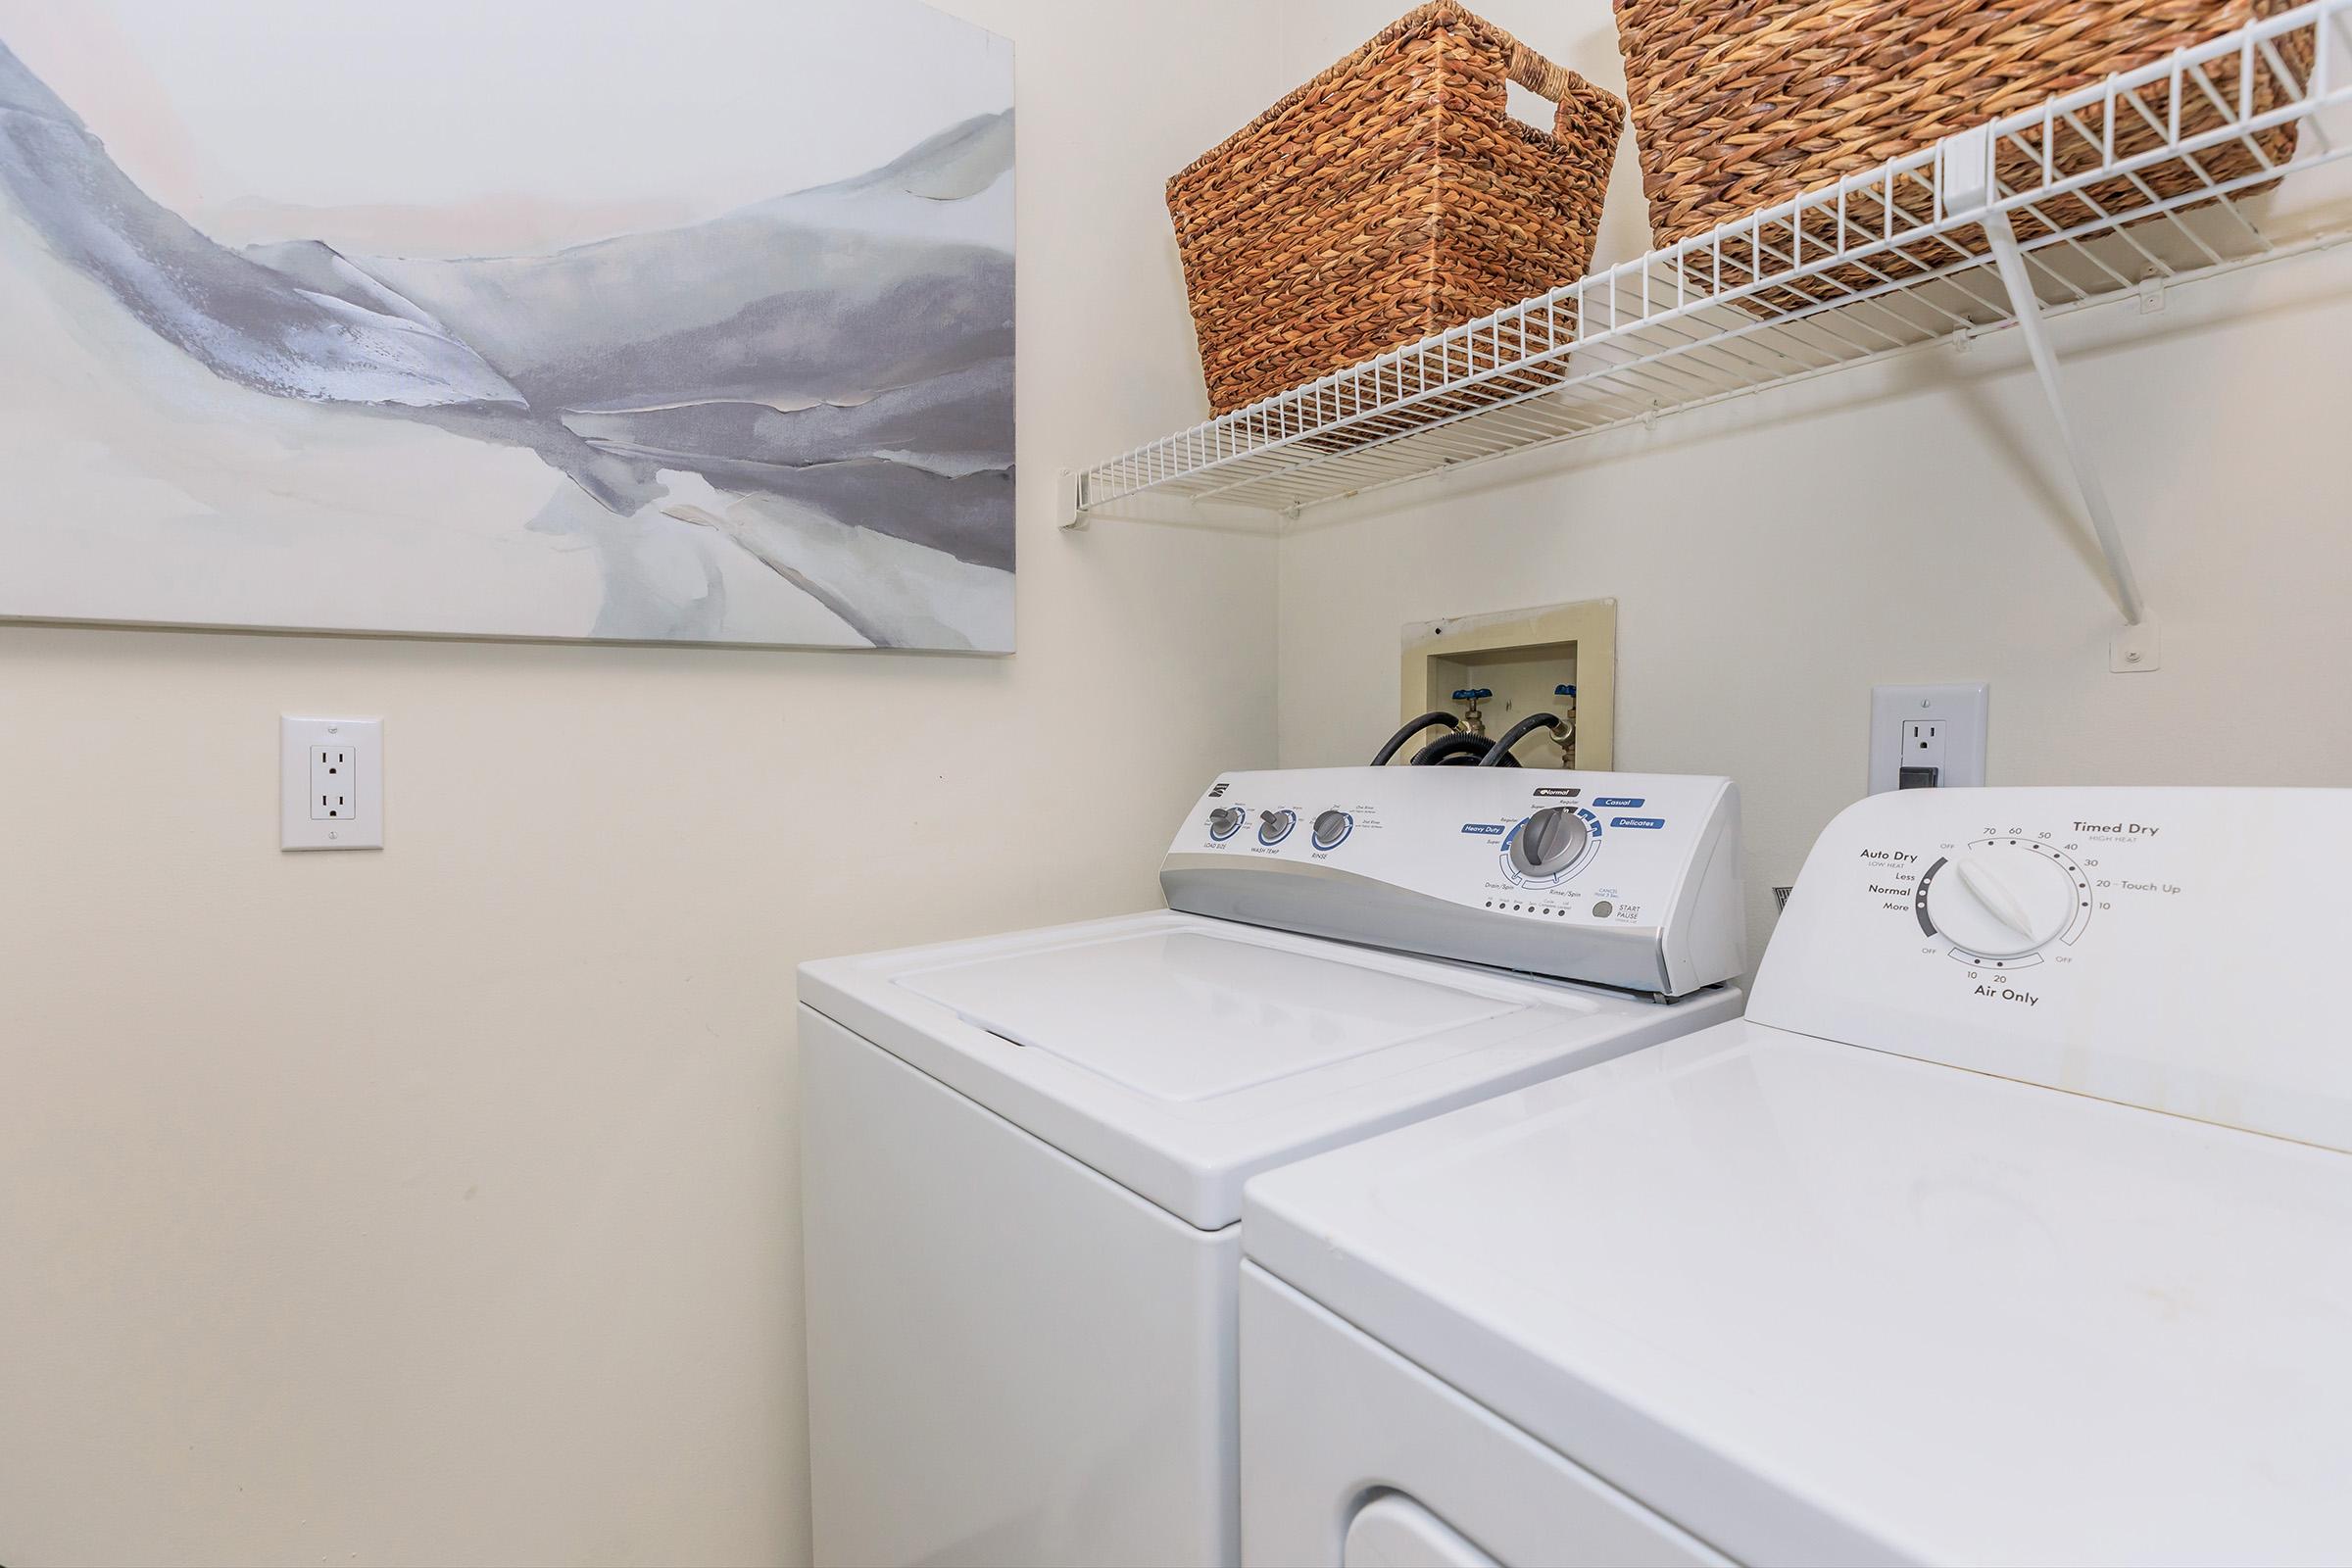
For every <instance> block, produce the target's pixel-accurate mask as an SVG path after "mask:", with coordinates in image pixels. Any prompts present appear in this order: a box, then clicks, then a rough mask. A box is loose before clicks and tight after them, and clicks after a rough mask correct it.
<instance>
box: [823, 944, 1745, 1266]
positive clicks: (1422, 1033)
mask: <svg viewBox="0 0 2352 1568" xmlns="http://www.w3.org/2000/svg"><path fill="white" fill-rule="evenodd" d="M801 1000H802V1001H803V1002H804V1003H806V1004H807V1005H809V1006H811V1007H813V1008H815V1009H816V1010H817V1011H819V1012H821V1013H823V1014H825V1015H826V1016H827V1017H830V1018H832V1019H833V1020H834V1021H835V1022H837V1023H839V1024H841V1025H843V1026H844V1027H845V1028H848V1029H851V1030H853V1031H855V1032H856V1033H858V1035H861V1036H863V1037H864V1038H865V1039H866V1040H869V1041H871V1042H872V1043H873V1044H875V1045H877V1046H879V1047H881V1048H882V1049H883V1050H885V1051H888V1052H890V1053H891V1054H894V1055H896V1056H898V1057H900V1058H901V1059H902V1060H904V1061H906V1062H907V1063H908V1064H910V1065H912V1066H914V1067H916V1068H919V1069H920V1070H921V1071H923V1072H926V1073H928V1074H930V1075H931V1076H932V1077H933V1078H936V1079H938V1080H939V1081H940V1082H942V1083H944V1084H947V1085H948V1086H949V1087H951V1088H953V1089H956V1091H958V1092H960V1093H962V1094H964V1095H967V1096H969V1097H970V1098H971V1099H973V1100H975V1101H977V1102H979V1103H981V1104H983V1105H986V1106H987V1107H988V1108H989V1109H990V1110H993V1111H995V1112H996V1113H997V1114H998V1115H1000V1116H1003V1117H1004V1118H1005V1119H1006V1120H1007V1121H1010V1122H1012V1123H1013V1124H1014V1125H1015V1126H1018V1127H1021V1128H1024V1129H1026V1130H1027V1131H1028V1132H1030V1133H1033V1134H1035V1135H1036V1136H1037V1137H1039V1138H1041V1139H1044V1140H1045V1141H1046V1142H1047V1143H1049V1144H1052V1145H1053V1146H1054V1148H1056V1149H1058V1150H1060V1151H1061V1152H1063V1153H1065V1154H1068V1155H1070V1156H1071V1157H1073V1158H1075V1159H1078V1160H1080V1161H1082V1162H1084V1163H1085V1164H1087V1165H1090V1166H1092V1167H1093V1168H1094V1169H1095V1170H1097V1171H1099V1172H1101V1173H1102V1174H1103V1175H1104V1176H1107V1177H1109V1178H1110V1179H1111V1180H1113V1181H1115V1182H1118V1183H1120V1184H1121V1185H1122V1186H1124V1187H1126V1188H1127V1189H1128V1190H1129V1191H1131V1192H1134V1193H1136V1194H1137V1195H1139V1196H1141V1197H1143V1198H1145V1199H1147V1200H1149V1201H1152V1202H1153V1203H1156V1204H1158V1205H1159V1206H1160V1207H1162V1208H1164V1209H1166V1210H1168V1211H1169V1212H1170V1213H1172V1214H1175V1215H1176V1216H1177V1217H1179V1218H1181V1219H1183V1220H1185V1221H1186V1222H1188V1223H1190V1224H1192V1225H1195V1226H1199V1227H1201V1228H1202V1229H1204V1230H1215V1229H1220V1228H1222V1227H1224V1226H1227V1225H1230V1224H1232V1223H1234V1222H1235V1221H1236V1220H1238V1219H1240V1218H1241V1214H1242V1183H1243V1182H1244V1181H1245V1180H1247V1179H1248V1178H1249V1177H1250V1176H1251V1175H1253V1174H1255V1173H1256V1172H1258V1171H1261V1170H1265V1169H1268V1168H1270V1167H1272V1166H1274V1165H1278V1164H1281V1163H1284V1162H1285V1161H1288V1160H1292V1159H1297V1158H1299V1157H1300V1156H1302V1155H1304V1154H1308V1153H1313V1152H1317V1151H1319V1150H1324V1149H1330V1148H1334V1147H1336V1146H1338V1145H1340V1144H1343V1143H1347V1142H1349V1141H1351V1140H1353V1139H1357V1138H1362V1137H1366V1136H1369V1135H1370V1134H1372V1133H1376V1132H1381V1131H1385V1130H1387V1129H1388V1128H1391V1127H1397V1126H1401V1125H1402V1124H1403V1123H1405V1122H1408V1121H1413V1120H1417V1119H1419V1118H1421V1117H1423V1116H1428V1115H1434V1114H1436V1113H1437V1112H1439V1111H1442V1110H1449V1109H1451V1108H1453V1107H1454V1106H1456V1105H1462V1104H1467V1103H1470V1102H1471V1101H1473V1100H1477V1099H1482V1098H1484V1097H1485V1096H1487V1095H1491V1094H1496V1093H1499V1092H1501V1091H1503V1090H1506V1089H1516V1088H1520V1087H1522V1086H1524V1085H1527V1084H1531V1083H1536V1082H1539V1081H1541V1080H1542V1079H1544V1078H1546V1077H1549V1076H1550V1075H1552V1074H1553V1073H1558V1072H1565V1071H1567V1070H1569V1069H1570V1068H1573V1067H1578V1066H1583V1065H1585V1064H1587V1063H1590V1062H1593V1061H1599V1060H1603V1059H1605V1058H1607V1057H1609V1056H1612V1055H1616V1054H1620V1053H1623V1052H1627V1051H1631V1050H1633V1049H1635V1048H1636V1047H1637V1046H1642V1045H1647V1044H1650V1043H1651V1042H1653V1041H1657V1040H1662V1039H1665V1038H1667V1037H1668V1036H1670V1035H1675V1034H1683V1033H1687V1032H1689V1031H1690V1030H1692V1029H1696V1028H1700V1027H1703V1026H1704V1025H1706V1024H1709V1023H1714V1022H1716V1021H1718V1020H1720V1019H1723V1018H1728V1017H1733V1016H1736V1015H1737V1014H1738V1012H1739V1009H1740V994H1739V993H1738V992H1735V991H1717V992H1709V993H1705V994H1703V995H1701V996H1698V997H1694V998H1691V999H1689V1000H1688V1001H1685V1002H1682V1003H1678V1004H1673V1005H1659V1004H1657V1003H1653V1002H1642V1001H1636V1000H1634V999H1632V998H1629V997H1621V996H1617V995H1613V994H1611V993H1607V992H1600V991H1593V990H1591V989H1588V988H1585V987H1579V986H1570V985H1564V984H1561V983H1559V982H1556V981H1543V980H1532V979H1521V978H1519V977H1517V976H1513V975H1506V974H1497V973H1495V972H1492V971H1489V970H1482V969H1474V968H1470V967H1468V966H1466V965H1462V964H1454V963H1440V962H1432V961H1430V960H1427V959H1421V958H1412V957H1407V956H1402V955H1398V954H1390V953H1382V952H1378V951H1376V950H1372V949H1367V948H1358V947H1352V946H1349V945H1348V944H1345V943H1339V942H1329V941H1324V940H1320V939H1318V938H1314V937H1302V936H1297V935H1294V934H1292V933H1289V932H1284V931H1274V930H1268V929H1262V928H1259V927H1256V926H1248V925H1240V924H1236V923H1234V922H1232V921H1226V920H1212V919H1207V918H1204V917H1202V916H1200V915H1192V914H1174V913H1159V914H1141V915H1131V916H1128V917H1126V918H1123V919H1117V920H1102V921H1096V922H1093V923H1090V924H1087V925H1077V926H1063V927H1059V928H1057V929H1053V930H1045V931H1024V932H1018V933H1015V934H1013V935H1011V936H1004V937H989V938H983V939H981V940H979V941H976V942H957V943H950V944H946V945H943V946H940V947H934V948H914V949H908V950H905V951H902V952H898V953H880V954H872V955H868V956H863V957H856V958H831V959H824V960H821V961H819V962H815V963H810V964H805V965H803V966H802V969H801Z"/></svg>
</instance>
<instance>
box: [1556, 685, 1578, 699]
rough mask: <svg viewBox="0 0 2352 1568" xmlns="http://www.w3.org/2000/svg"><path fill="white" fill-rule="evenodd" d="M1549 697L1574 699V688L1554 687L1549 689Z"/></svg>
mask: <svg viewBox="0 0 2352 1568" xmlns="http://www.w3.org/2000/svg"><path fill="white" fill-rule="evenodd" d="M1551 695H1552V696H1554V697H1574V696H1575V695H1576V688H1575V687H1573V686H1554V687H1553V688H1552V689H1551Z"/></svg>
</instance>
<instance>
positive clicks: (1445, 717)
mask: <svg viewBox="0 0 2352 1568" xmlns="http://www.w3.org/2000/svg"><path fill="white" fill-rule="evenodd" d="M1435 724H1443V725H1445V726H1446V728H1447V729H1460V728H1461V727H1462V721H1461V720H1460V719H1458V718H1456V717H1454V716H1453V715H1452V714H1451V713H1448V712H1446V711H1445V710H1444V709H1442V708H1441V709H1435V710H1433V711H1429V712H1426V713H1423V714H1422V715H1421V716H1420V717H1419V718H1416V719H1414V720H1413V721H1412V722H1411V723H1410V724H1407V725H1405V726H1404V728H1402V729H1400V730H1398V731H1397V733H1396V734H1394V735H1392V736H1390V737H1389V744H1388V745H1386V746H1383V747H1382V748H1381V749H1380V750H1379V751H1378V752H1375V753H1374V754H1373V756H1372V765H1373V766H1374V767H1386V766H1388V765H1389V759H1390V758H1392V757H1395V756H1396V755H1397V752H1398V750H1399V749H1401V748H1402V747H1403V745H1404V743H1405V742H1406V741H1409V740H1411V739H1412V738H1413V737H1414V736H1416V735H1418V734H1420V733H1421V732H1422V731H1423V730H1425V729H1428V728H1430V727H1431V726H1432V725H1435Z"/></svg>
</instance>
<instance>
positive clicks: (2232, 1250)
mask: <svg viewBox="0 0 2352 1568" xmlns="http://www.w3.org/2000/svg"><path fill="white" fill-rule="evenodd" d="M2347 865H2352V792H2339V791H2318V790H2313V791H2257V790H2153V789H2007V790H1917V791H1908V792H1902V793H1896V794H1888V795H1882V796H1879V797H1876V798H1873V799H1872V800H1870V801H1867V802H1865V803H1863V804H1861V805H1859V806H1856V807H1854V808H1853V809H1849V810H1847V811H1846V812H1845V813H1844V814H1842V815H1841V816H1839V817H1838V819H1837V820H1836V821H1835V822H1833V823H1832V824H1831V825H1830V827H1829V828H1828V830H1827V831H1826V832H1824V834H1823V835H1822V837H1821V839H1820V841H1819V843H1818V844H1817V845H1816V846H1815V848H1814V850H1813V852H1812V855H1811V856H1810V858H1808V859H1807V861H1806V863H1805V866H1804V869H1803V871H1802V873H1801V874H1800V876H1799V877H1798V879H1797V882H1796V884H1795V891H1794V894H1793V896H1792V897H1791V898H1790V899H1789V905H1788V908H1787V911H1786V912H1785V914H1784V915H1783V917H1782V920H1781V923H1780V926H1779V928H1778V930H1777V931H1776V932H1775V934H1774V936H1773V939H1772V942H1771V944H1770V948H1769V951H1768V952H1767V953H1766V955H1765V957H1764V960H1763V963H1762V966H1761V969H1760V971H1759V973H1758V976H1757V979H1756V984H1755V989H1754V994H1753V997H1752V999H1751V1001H1750V1005H1749V1008H1748V1011H1747V1014H1746V1016H1745V1018H1744V1019H1742V1020H1740V1021H1738V1022H1733V1023H1727V1024H1723V1025H1720V1026H1717V1027H1714V1028H1711V1029H1708V1030H1704V1031H1701V1032H1699V1033H1696V1034H1692V1035H1689V1036H1686V1037H1683V1038H1681V1039H1678V1040H1675V1041H1671V1042H1667V1043H1665V1044H1662V1045H1660V1046H1657V1047H1653V1048H1650V1049H1647V1050H1644V1051H1641V1052H1638V1053H1635V1054H1628V1055H1622V1056H1619V1057H1617V1058H1616V1059H1614V1060H1612V1061H1609V1062H1606V1063H1603V1064H1601V1065H1599V1066H1596V1067H1594V1068H1593V1069H1591V1070H1589V1071H1585V1072H1580V1073H1574V1074H1570V1075H1566V1076H1563V1077H1560V1078H1557V1079H1554V1080H1551V1081H1548V1082H1546V1083H1544V1084H1542V1085H1539V1086H1537V1087H1535V1088H1533V1089H1529V1090H1525V1091H1521V1092H1517V1093H1514V1094H1510V1095H1505V1096H1499V1097H1495V1098H1491V1099H1489V1100H1487V1101H1485V1102H1483V1103H1480V1104H1478V1105H1475V1106H1471V1107H1468V1108H1466V1109H1464V1110H1462V1111H1459V1112H1455V1113H1452V1114H1449V1115H1447V1116H1445V1117H1441V1118H1437V1119H1432V1120H1424V1121H1422V1122H1420V1123H1418V1124H1416V1125H1414V1126H1412V1127H1408V1128H1405V1129H1402V1130H1400V1131H1398V1132H1396V1133H1393V1134H1389V1135H1386V1136H1384V1137H1381V1138H1378V1139H1374V1140H1370V1141H1367V1142H1359V1143H1357V1144H1355V1145H1353V1146H1351V1147H1349V1148H1348V1149H1345V1150H1341V1151H1338V1152H1333V1153H1330V1154H1326V1155H1322V1156H1319V1157H1317V1158H1314V1159H1310V1160H1306V1161H1304V1162H1300V1163H1296V1164H1293V1165H1291V1166H1289V1167H1287V1168H1285V1169H1282V1170H1277V1171H1273V1172H1270V1173H1268V1174H1267V1175H1264V1176H1262V1177H1259V1178H1257V1179H1256V1180H1255V1181H1254V1182H1253V1183H1252V1184H1251V1185H1250V1188H1249V1191H1248V1195H1247V1201H1246V1203H1245V1207H1244V1218H1243V1224H1242V1235H1243V1247H1244V1250H1245V1253H1246V1254H1247V1259H1248V1261H1247V1262H1246V1263H1245V1265H1244V1268H1243V1276H1244V1277H1243V1284H1242V1309H1241V1310H1242V1352H1243V1353H1242V1428H1243V1431H1242V1438H1243V1442H1242V1457H1243V1466H1244V1470H1243V1474H1244V1481H1243V1535H1242V1540H1243V1548H1244V1556H1245V1559H1246V1560H1248V1561H1250V1562H1253V1563H1265V1564H1284V1565H1299V1564H1314V1563H1341V1562H1344V1563H1350V1564H1359V1563H1383V1564H1403V1563H1451V1564H1488V1563H1519V1564H1533V1563H1544V1564H1564V1563H1636V1562H1686V1563H1687V1562H1722V1561H1726V1560H1730V1561H1737V1562H1753V1563H1773V1562H1790V1563H1890V1562H1921V1563H2069V1562H2083V1563H2121V1562H2130V1563H2219V1562H2256V1563H2285V1562H2318V1561H2344V1560H2346V1559H2348V1558H2352V1153H2348V1152H2347V1151H2352V1027H2348V1026H2347V1023H2346V1005H2345V1000H2344V999H2345V992H2344V990H2343V989H2342V986H2343V979H2342V977H2343V974H2344V969H2345V964H2346V960H2347V956H2348V955H2352V903H2347V901H2346V900H2345V899H2344V898H2343V896H2342V895H2340V894H2339V893H2337V892H2336V890H2335V887H2334V880H2335V873H2336V872H2337V871H2338V870H2340V869H2342V868H2343V867H2345V866H2347Z"/></svg>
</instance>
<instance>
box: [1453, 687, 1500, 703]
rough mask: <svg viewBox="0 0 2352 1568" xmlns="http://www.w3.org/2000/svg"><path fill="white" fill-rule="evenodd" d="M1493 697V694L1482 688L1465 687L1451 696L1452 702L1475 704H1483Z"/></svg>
mask: <svg viewBox="0 0 2352 1568" xmlns="http://www.w3.org/2000/svg"><path fill="white" fill-rule="evenodd" d="M1494 695H1495V694H1494V692H1492V691H1490V690H1489V689H1488V688H1486V687H1484V686H1475V687H1474V686H1465V687H1463V688H1462V689H1461V690H1460V691H1458V692H1455V693H1454V694H1453V700H1454V701H1455V702H1457V703H1476V702H1483V701H1485V700H1486V699H1487V698H1489V697H1492V696H1494Z"/></svg>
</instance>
